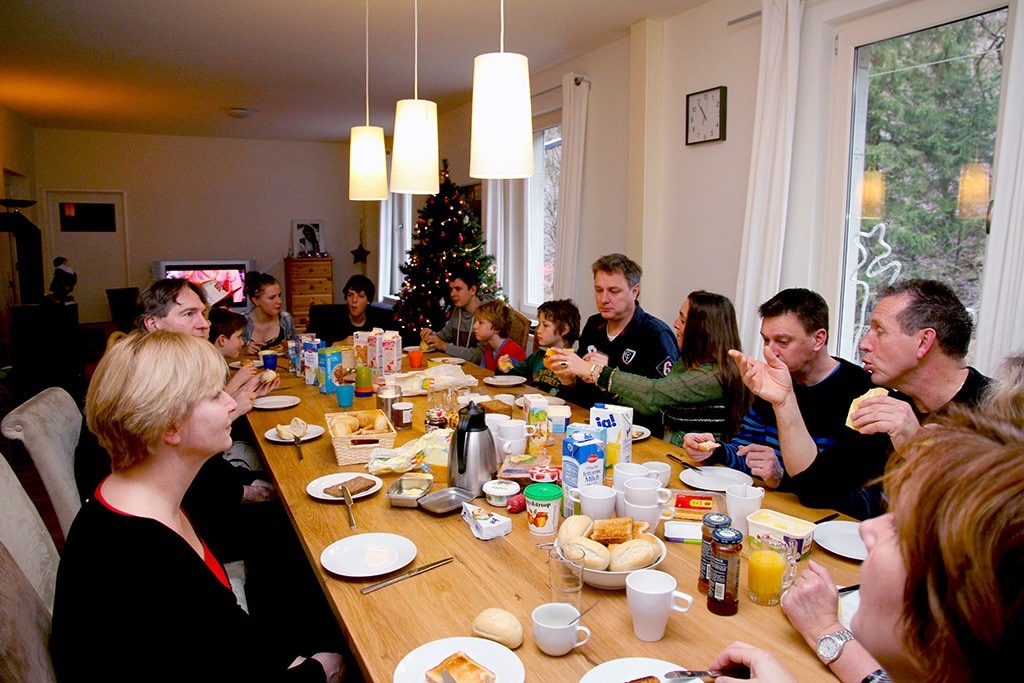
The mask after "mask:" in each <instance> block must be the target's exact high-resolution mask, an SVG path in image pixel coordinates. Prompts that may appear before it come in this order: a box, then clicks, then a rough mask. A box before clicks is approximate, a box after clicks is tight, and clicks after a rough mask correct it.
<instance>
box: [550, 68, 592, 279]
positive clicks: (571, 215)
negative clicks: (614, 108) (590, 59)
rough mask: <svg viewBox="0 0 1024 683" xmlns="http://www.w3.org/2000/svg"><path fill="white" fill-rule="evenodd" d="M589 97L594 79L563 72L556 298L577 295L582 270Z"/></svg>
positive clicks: (556, 243)
mask: <svg viewBox="0 0 1024 683" xmlns="http://www.w3.org/2000/svg"><path fill="white" fill-rule="evenodd" d="M589 100H590V81H588V80H587V79H586V78H585V77H583V76H580V75H579V74H575V73H572V72H570V73H567V74H565V75H564V76H562V174H561V179H560V180H559V182H558V215H557V218H556V221H557V226H558V227H557V231H556V234H557V237H556V238H555V280H554V295H555V298H556V299H569V298H572V297H573V296H574V294H575V292H574V289H575V280H576V277H577V275H578V274H579V269H578V267H577V263H576V260H577V256H576V254H577V251H578V247H579V235H580V223H581V222H582V220H583V216H582V212H583V153H584V151H585V146H586V145H585V142H586V137H587V102H588V101H589Z"/></svg>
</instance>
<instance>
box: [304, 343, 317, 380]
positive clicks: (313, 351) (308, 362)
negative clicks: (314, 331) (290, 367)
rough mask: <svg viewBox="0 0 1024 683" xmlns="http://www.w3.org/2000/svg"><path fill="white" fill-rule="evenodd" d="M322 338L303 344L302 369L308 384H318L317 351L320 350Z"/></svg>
mask: <svg viewBox="0 0 1024 683" xmlns="http://www.w3.org/2000/svg"><path fill="white" fill-rule="evenodd" d="M320 348H321V347H320V340H319V339H313V340H312V341H307V342H304V343H303V344H302V371H303V374H304V376H305V377H304V378H305V382H306V384H308V385H310V386H316V368H317V363H318V362H319V361H318V359H317V352H318V351H319V350H320Z"/></svg>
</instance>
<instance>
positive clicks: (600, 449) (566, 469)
mask: <svg viewBox="0 0 1024 683" xmlns="http://www.w3.org/2000/svg"><path fill="white" fill-rule="evenodd" d="M574 426H575V427H577V428H579V427H586V428H587V429H576V430H575V431H573V433H572V434H570V435H567V436H566V437H565V440H564V441H562V486H563V487H564V488H565V490H567V491H568V490H569V489H578V488H582V487H584V486H590V485H591V484H603V483H604V441H603V440H601V439H600V438H599V435H598V430H596V429H590V427H589V426H588V425H574ZM588 430H589V431H588ZM600 431H604V430H603V429H602V430H600ZM574 514H576V503H574V502H573V501H572V499H570V498H569V496H564V497H563V498H562V516H563V517H571V516H572V515H574Z"/></svg>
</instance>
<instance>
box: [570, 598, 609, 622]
mask: <svg viewBox="0 0 1024 683" xmlns="http://www.w3.org/2000/svg"><path fill="white" fill-rule="evenodd" d="M599 602H601V599H600V598H598V599H597V600H595V601H594V604H593V605H591V606H590V607H588V608H587V609H585V610H583V611H582V612H580V613H579V616H577V617H576V618H575V619H573V620H572V621H570V622H569V623H568V624H566V626H572V625H573V624H575V623H576V622H578V621H579V620H580V619H582V618H583V615H584V614H586V613H587V612H589V611H590V610H592V609H594V608H595V607H597V604H598V603H599Z"/></svg>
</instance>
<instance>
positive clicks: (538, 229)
mask: <svg viewBox="0 0 1024 683" xmlns="http://www.w3.org/2000/svg"><path fill="white" fill-rule="evenodd" d="M534 149H535V156H536V162H537V163H536V164H535V167H536V169H537V172H536V173H535V174H534V177H533V178H532V179H531V180H530V192H529V196H530V212H529V221H528V229H527V235H526V259H525V262H526V263H525V265H526V272H525V278H524V281H525V283H526V287H525V290H526V291H525V292H524V303H525V304H527V305H528V306H531V307H537V306H539V305H540V304H542V303H544V302H545V301H547V300H549V299H551V297H552V292H553V283H554V270H555V217H556V215H557V213H558V181H559V178H560V175H561V169H562V126H561V125H558V126H553V127H551V128H545V129H543V130H540V131H537V132H536V133H534Z"/></svg>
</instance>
